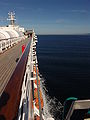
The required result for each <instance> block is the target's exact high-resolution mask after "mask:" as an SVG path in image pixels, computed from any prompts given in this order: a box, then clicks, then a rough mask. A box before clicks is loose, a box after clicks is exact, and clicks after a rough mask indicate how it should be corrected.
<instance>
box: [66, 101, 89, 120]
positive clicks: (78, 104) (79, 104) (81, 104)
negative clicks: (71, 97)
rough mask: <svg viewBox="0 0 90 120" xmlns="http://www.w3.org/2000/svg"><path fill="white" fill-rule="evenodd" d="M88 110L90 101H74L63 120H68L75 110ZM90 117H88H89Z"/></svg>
mask: <svg viewBox="0 0 90 120" xmlns="http://www.w3.org/2000/svg"><path fill="white" fill-rule="evenodd" d="M86 109H87V110H89V109H90V99H89V100H76V101H73V102H72V104H71V107H70V109H69V111H68V113H67V116H66V118H65V119H64V120H70V118H71V116H72V115H73V112H74V111H75V110H86ZM89 117H90V115H89Z"/></svg>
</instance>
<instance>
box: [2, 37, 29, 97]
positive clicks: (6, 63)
mask: <svg viewBox="0 0 90 120" xmlns="http://www.w3.org/2000/svg"><path fill="white" fill-rule="evenodd" d="M27 43H28V39H25V40H23V41H21V42H19V43H18V44H16V45H15V46H13V47H11V48H9V49H8V50H6V51H4V53H2V54H0V95H1V94H2V92H3V90H4V88H5V86H6V85H7V83H8V81H9V79H10V77H11V75H12V73H13V72H14V70H15V67H16V65H17V63H18V60H19V58H20V56H21V55H22V45H27Z"/></svg>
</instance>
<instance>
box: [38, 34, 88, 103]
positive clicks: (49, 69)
mask: <svg viewBox="0 0 90 120" xmlns="http://www.w3.org/2000/svg"><path fill="white" fill-rule="evenodd" d="M37 55H38V62H39V70H40V73H41V74H42V76H43V77H44V79H45V86H46V88H47V90H48V94H49V96H50V97H51V98H53V97H55V98H57V100H58V101H60V102H61V103H62V104H63V102H64V100H65V99H66V98H68V97H77V98H78V99H86V98H90V35H38V44H37Z"/></svg>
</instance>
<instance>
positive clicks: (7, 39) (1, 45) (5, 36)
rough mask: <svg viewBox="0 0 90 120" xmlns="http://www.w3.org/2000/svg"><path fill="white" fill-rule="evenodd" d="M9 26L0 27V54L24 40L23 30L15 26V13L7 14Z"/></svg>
mask: <svg viewBox="0 0 90 120" xmlns="http://www.w3.org/2000/svg"><path fill="white" fill-rule="evenodd" d="M8 15H9V19H8V20H10V23H11V24H10V25H8V26H4V27H0V52H3V50H5V49H7V48H10V47H11V46H13V45H15V44H17V43H18V42H20V41H22V40H24V39H25V36H24V34H23V33H24V31H25V30H24V28H22V27H19V26H18V25H15V20H16V19H15V13H13V12H10V13H8Z"/></svg>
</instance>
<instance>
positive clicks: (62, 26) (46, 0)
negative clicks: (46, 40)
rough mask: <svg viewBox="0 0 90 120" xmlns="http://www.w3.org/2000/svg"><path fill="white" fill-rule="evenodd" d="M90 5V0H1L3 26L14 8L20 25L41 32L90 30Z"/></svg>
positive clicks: (87, 31) (79, 32)
mask: <svg viewBox="0 0 90 120" xmlns="http://www.w3.org/2000/svg"><path fill="white" fill-rule="evenodd" d="M89 6H90V0H0V26H3V25H7V24H8V21H7V20H6V19H7V17H8V12H9V11H14V12H15V13H16V24H19V25H20V26H23V27H25V28H26V29H33V28H34V29H35V31H36V33H37V34H84V33H90V7H89Z"/></svg>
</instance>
